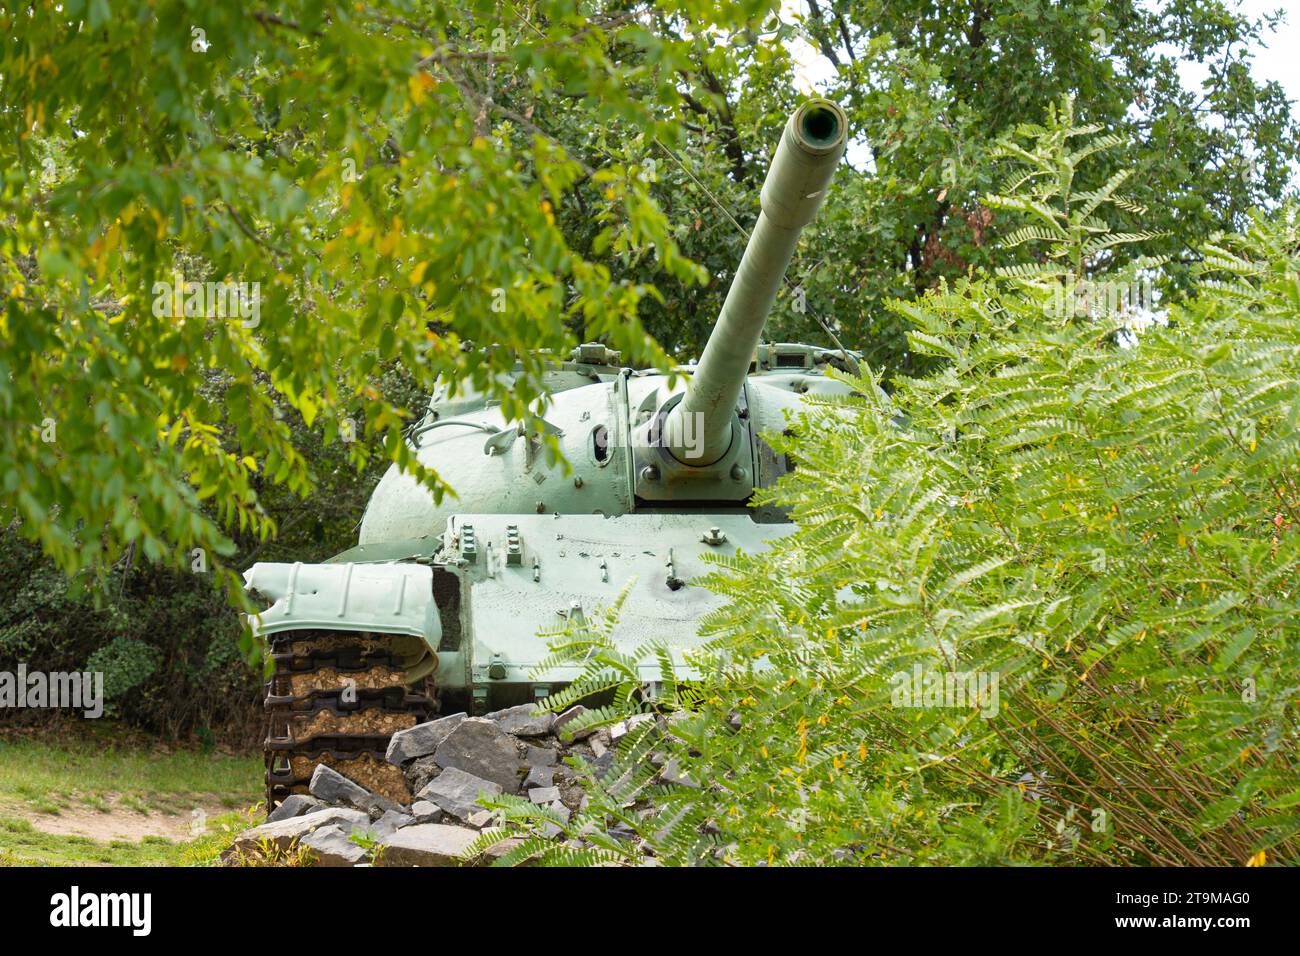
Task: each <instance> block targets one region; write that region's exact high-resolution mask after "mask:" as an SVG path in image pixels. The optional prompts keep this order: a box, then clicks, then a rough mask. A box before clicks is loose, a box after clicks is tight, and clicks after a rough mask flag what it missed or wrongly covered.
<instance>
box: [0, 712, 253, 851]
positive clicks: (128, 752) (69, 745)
mask: <svg viewBox="0 0 1300 956" xmlns="http://www.w3.org/2000/svg"><path fill="white" fill-rule="evenodd" d="M96 723H97V726H95V727H93V728H91V729H88V730H85V731H82V732H80V733H78V734H77V735H75V736H73V735H67V734H62V735H53V736H52V735H43V736H32V735H18V734H16V733H8V734H0V866H26V865H33V864H35V865H45V866H67V865H96V864H98V865H110V866H210V865H214V864H215V863H216V862H217V858H218V855H219V854H220V852H221V851H222V850H224V849H225V848H226V847H227V846H229V844H230V843H231V840H232V837H233V836H234V834H236V833H238V832H239V831H241V830H243V829H245V828H247V827H249V826H253V825H255V824H257V823H260V822H261V817H260V806H259V803H260V800H261V799H262V792H261V779H262V772H263V768H262V762H261V759H260V758H259V757H258V756H254V755H242V756H241V755H235V754H229V753H215V752H205V751H203V750H202V749H199V748H163V747H158V746H157V745H151V743H150V742H149V741H146V740H141V739H140V738H139V737H138V736H131V735H128V734H127V733H125V732H121V731H119V730H118V729H117V728H114V727H113V725H111V724H99V723H98V722H96ZM195 806H206V807H214V806H220V807H225V808H227V809H228V810H229V811H230V812H226V813H221V814H214V815H213V816H211V817H209V818H208V819H207V820H206V828H205V830H204V832H203V834H202V835H201V836H197V837H195V838H194V839H191V840H186V841H183V842H174V841H172V840H168V839H165V838H163V837H157V836H148V837H145V838H144V839H142V840H141V841H139V842H134V841H127V840H113V841H111V842H103V841H98V840H94V839H91V838H89V837H86V836H73V835H56V834H50V833H44V832H42V831H41V829H40V828H39V826H37V825H34V824H33V819H37V820H38V821H39V817H40V816H50V817H55V816H59V815H60V814H62V813H64V812H70V811H73V810H77V811H80V812H86V811H91V812H95V811H98V812H102V813H106V814H107V813H110V812H117V813H122V812H124V811H125V812H135V813H141V814H146V815H151V814H155V813H167V814H176V813H180V814H184V815H186V817H188V816H189V815H190V814H191V812H192V810H193V808H194V807H195Z"/></svg>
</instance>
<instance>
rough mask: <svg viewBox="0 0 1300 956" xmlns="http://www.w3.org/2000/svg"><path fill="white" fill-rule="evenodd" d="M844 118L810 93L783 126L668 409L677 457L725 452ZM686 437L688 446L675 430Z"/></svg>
mask: <svg viewBox="0 0 1300 956" xmlns="http://www.w3.org/2000/svg"><path fill="white" fill-rule="evenodd" d="M847 127H848V121H847V119H846V118H845V116H844V111H843V110H841V109H840V108H839V106H837V105H836V104H834V103H832V102H830V101H829V100H822V99H814V100H809V101H808V102H806V103H804V104H803V105H802V106H800V107H799V108H798V109H797V110H795V112H794V113H793V115H791V117H790V119H789V121H788V122H787V123H786V125H785V131H784V132H783V133H782V134H781V141H780V143H779V144H778V145H777V148H776V154H775V155H774V156H773V157H772V165H771V167H770V168H769V169H768V173H767V179H766V180H764V182H763V191H762V194H761V205H762V211H761V212H760V213H759V216H758V222H757V223H755V225H754V231H753V233H752V234H751V235H750V237H749V243H748V245H746V246H745V253H744V256H742V258H741V260H740V266H739V268H738V269H737V270H736V275H735V278H734V279H732V282H731V288H730V289H729V290H728V291H727V298H726V301H725V302H724V303H723V306H722V311H721V313H720V314H719V315H718V320H717V323H716V324H715V325H714V327H713V332H712V333H711V334H710V335H709V341H708V343H707V344H706V345H705V347H704V354H703V355H701V356H700V361H699V364H698V365H697V366H696V368H695V373H694V375H693V376H692V378H691V382H690V385H689V386H688V388H687V391H686V396H685V398H683V399H682V400H681V401H680V402H679V403H678V404H677V405H676V406H674V407H673V408H672V410H671V411H670V412H669V414H668V418H667V420H666V422H665V423H664V424H665V428H664V432H665V438H666V442H665V443H666V444H667V447H668V450H669V451H670V452H671V453H672V455H673V457H674V458H676V459H677V460H678V461H680V462H682V463H683V464H687V465H695V466H704V465H710V464H713V463H714V462H716V461H718V460H719V459H720V458H722V456H723V455H725V454H726V453H727V449H728V446H729V445H730V443H731V438H732V431H731V420H732V414H733V412H734V410H735V408H736V402H737V401H738V400H739V398H740V390H741V388H742V387H743V386H744V383H745V377H746V376H747V375H748V374H749V366H750V362H751V361H752V360H753V356H754V349H755V348H756V347H757V346H758V342H759V338H760V337H761V336H762V334H763V326H764V324H765V323H766V322H767V316H768V313H770V312H771V311H772V303H773V302H774V301H775V300H776V294H777V291H778V290H779V289H780V288H781V282H782V280H783V279H784V277H785V272H786V269H787V268H788V267H789V265H790V259H791V258H792V257H793V256H794V250H795V245H796V244H797V243H798V241H799V234H800V232H801V231H802V230H803V227H804V226H806V225H808V223H810V222H812V220H813V217H814V216H816V214H817V209H818V207H820V206H821V203H822V199H823V198H824V197H825V195H826V190H827V188H828V187H829V186H830V182H831V176H832V175H833V174H834V172H835V167H836V166H837V165H838V164H839V161H840V157H841V156H843V155H844V144H845V138H846V132H847ZM683 435H688V436H691V437H692V439H693V440H692V441H691V442H690V443H689V447H688V445H687V443H686V442H684V441H682V439H681V436H683Z"/></svg>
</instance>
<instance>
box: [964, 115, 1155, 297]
mask: <svg viewBox="0 0 1300 956" xmlns="http://www.w3.org/2000/svg"><path fill="white" fill-rule="evenodd" d="M1100 129H1101V128H1100V127H1098V126H1095V125H1084V126H1076V125H1075V121H1074V98H1073V97H1072V96H1065V97H1063V98H1062V99H1061V102H1060V104H1059V105H1058V106H1054V107H1053V108H1052V109H1051V111H1050V113H1049V115H1048V118H1047V121H1046V122H1045V123H1044V124H1042V125H1038V124H1034V123H1024V124H1021V125H1020V126H1018V127H1016V129H1015V130H1014V131H1013V132H1012V133H1010V134H1008V135H1007V136H1005V137H1004V138H1003V139H1001V140H999V141H998V143H997V144H996V146H995V147H994V149H993V156H994V157H995V158H998V159H1003V160H1006V161H1007V164H1008V165H1009V166H1010V167H1011V169H1012V172H1011V173H1010V174H1009V176H1008V178H1007V182H1006V185H1005V186H1004V188H1003V190H1002V192H1001V193H999V194H995V195H989V196H985V197H983V200H982V201H983V203H984V205H986V206H988V207H989V208H991V209H1000V210H1003V211H1006V212H1010V213H1013V214H1015V215H1016V216H1018V217H1019V218H1020V219H1022V220H1023V221H1024V222H1025V225H1024V226H1022V227H1020V228H1019V229H1016V230H1015V231H1013V232H1011V233H1010V234H1009V235H1008V236H1007V237H1006V238H1005V239H1003V240H1002V241H1003V242H1004V244H1006V245H1008V246H1011V247H1015V246H1021V245H1025V244H1029V245H1030V246H1032V247H1034V248H1035V249H1037V250H1038V251H1039V255H1038V256H1037V257H1035V258H1034V260H1033V261H1031V262H1025V263H1021V264H1017V265H1014V266H1008V267H1004V268H1002V269H999V270H998V274H999V275H1002V276H1004V277H1007V278H1014V279H1021V280H1044V279H1058V280H1059V279H1076V280H1077V279H1083V278H1084V277H1085V276H1087V275H1088V274H1089V273H1090V272H1091V271H1092V270H1093V269H1094V268H1095V266H1096V265H1097V260H1098V259H1099V258H1100V257H1101V254H1102V253H1104V252H1106V251H1107V250H1109V249H1113V248H1114V247H1116V246H1121V245H1130V244H1133V243H1142V242H1146V241H1148V240H1150V239H1154V238H1155V237H1156V235H1157V233H1152V232H1140V231H1139V232H1115V231H1114V230H1113V228H1112V227H1111V225H1110V224H1109V223H1108V222H1107V221H1106V219H1105V218H1104V216H1103V213H1104V212H1105V211H1107V210H1108V209H1117V210H1120V211H1122V212H1124V213H1127V214H1129V215H1132V216H1137V217H1140V216H1142V215H1143V214H1145V213H1146V207H1144V206H1143V205H1142V204H1141V203H1138V202H1135V201H1134V200H1132V199H1130V198H1128V197H1127V196H1125V195H1123V194H1122V193H1121V191H1120V190H1121V188H1122V187H1123V185H1124V183H1125V181H1126V180H1127V179H1128V178H1129V176H1130V175H1131V173H1132V170H1131V169H1122V170H1120V171H1119V172H1117V173H1115V174H1114V175H1113V176H1111V177H1110V179H1108V180H1107V181H1106V182H1105V183H1104V184H1103V185H1102V186H1100V187H1099V188H1097V189H1089V190H1076V189H1075V179H1076V176H1077V174H1078V171H1079V167H1080V166H1081V165H1082V164H1083V163H1084V162H1085V161H1086V160H1088V159H1089V157H1092V156H1094V155H1096V154H1098V153H1103V152H1106V151H1108V150H1112V149H1114V148H1116V147H1117V146H1122V145H1123V141H1122V140H1121V139H1120V138H1119V137H1117V136H1114V135H1112V134H1100ZM1099 134H1100V135H1099ZM1141 264H1142V265H1151V264H1153V263H1152V262H1150V261H1146V262H1143V263H1141Z"/></svg>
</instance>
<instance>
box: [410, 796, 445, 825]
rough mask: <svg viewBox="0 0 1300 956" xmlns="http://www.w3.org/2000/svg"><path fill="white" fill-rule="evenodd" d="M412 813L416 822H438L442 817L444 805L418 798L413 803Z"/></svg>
mask: <svg viewBox="0 0 1300 956" xmlns="http://www.w3.org/2000/svg"><path fill="white" fill-rule="evenodd" d="M411 815H412V816H414V817H415V822H416V823H437V822H438V821H439V820H441V819H442V807H440V806H438V805H437V804H436V803H430V802H429V801H428V800H416V801H415V803H413V804H411Z"/></svg>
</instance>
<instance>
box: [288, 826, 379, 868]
mask: <svg viewBox="0 0 1300 956" xmlns="http://www.w3.org/2000/svg"><path fill="white" fill-rule="evenodd" d="M298 842H299V845H300V846H303V847H306V848H307V849H308V850H310V851H311V853H312V857H313V859H314V861H315V863H316V865H317V866H356V865H357V864H358V863H361V862H362V861H363V860H364V859H365V857H366V849H365V847H363V846H361V845H360V844H358V843H353V842H352V840H350V839H349V834H347V833H345V832H344V831H343V828H342V827H340V826H338V825H337V824H331V825H330V826H327V827H321V828H320V829H319V830H315V831H313V832H312V833H309V834H307V836H305V837H303V838H302V839H301V840H299V841H298Z"/></svg>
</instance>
